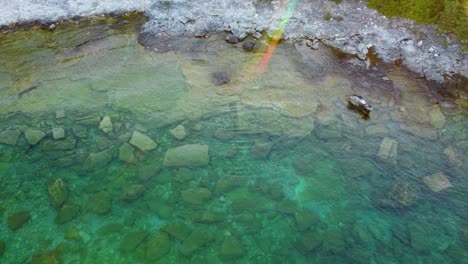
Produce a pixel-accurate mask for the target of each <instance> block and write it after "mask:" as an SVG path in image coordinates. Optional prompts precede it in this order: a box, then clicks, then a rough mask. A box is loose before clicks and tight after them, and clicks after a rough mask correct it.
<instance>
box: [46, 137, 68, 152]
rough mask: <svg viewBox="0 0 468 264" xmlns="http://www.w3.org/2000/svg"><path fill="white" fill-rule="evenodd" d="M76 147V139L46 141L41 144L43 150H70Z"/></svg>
mask: <svg viewBox="0 0 468 264" xmlns="http://www.w3.org/2000/svg"><path fill="white" fill-rule="evenodd" d="M75 145H76V139H74V138H68V139H63V140H47V141H44V142H43V143H42V147H43V149H44V150H71V149H74V148H75Z"/></svg>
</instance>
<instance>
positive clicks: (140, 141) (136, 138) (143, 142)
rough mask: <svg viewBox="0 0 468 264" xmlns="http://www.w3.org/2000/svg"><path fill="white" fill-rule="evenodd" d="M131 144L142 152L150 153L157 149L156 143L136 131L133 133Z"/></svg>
mask: <svg viewBox="0 0 468 264" xmlns="http://www.w3.org/2000/svg"><path fill="white" fill-rule="evenodd" d="M129 143H130V144H132V145H133V146H135V147H137V148H139V149H140V150H142V151H149V150H152V149H155V148H156V146H157V144H156V142H154V141H153V140H152V139H151V138H150V137H148V136H147V135H145V134H142V133H140V132H138V131H136V130H135V131H133V135H132V138H131V139H130V142H129Z"/></svg>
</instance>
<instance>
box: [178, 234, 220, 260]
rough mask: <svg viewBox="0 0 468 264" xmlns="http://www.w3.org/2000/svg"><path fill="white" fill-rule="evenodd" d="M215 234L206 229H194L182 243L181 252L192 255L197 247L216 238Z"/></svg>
mask: <svg viewBox="0 0 468 264" xmlns="http://www.w3.org/2000/svg"><path fill="white" fill-rule="evenodd" d="M214 238H215V235H214V234H213V233H211V232H210V231H206V230H195V231H193V232H192V233H191V234H190V235H189V236H188V237H187V238H186V239H185V240H184V242H183V243H182V245H181V247H180V253H182V254H183V255H185V256H190V255H192V254H193V253H194V252H195V251H197V249H199V248H201V247H202V246H204V245H206V244H208V243H209V242H211V241H212V240H214Z"/></svg>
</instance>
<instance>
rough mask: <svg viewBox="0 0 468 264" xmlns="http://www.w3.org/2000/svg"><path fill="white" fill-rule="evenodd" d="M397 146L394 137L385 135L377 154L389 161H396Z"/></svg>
mask: <svg viewBox="0 0 468 264" xmlns="http://www.w3.org/2000/svg"><path fill="white" fill-rule="evenodd" d="M397 147H398V142H397V141H396V140H394V139H391V138H388V137H385V138H384V139H383V140H382V143H381V144H380V149H379V152H378V153H377V155H378V156H379V158H381V159H382V160H385V161H389V162H391V163H396V162H397Z"/></svg>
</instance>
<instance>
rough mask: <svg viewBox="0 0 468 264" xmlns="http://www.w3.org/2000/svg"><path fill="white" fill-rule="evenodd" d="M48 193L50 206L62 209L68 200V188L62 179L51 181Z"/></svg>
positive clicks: (48, 184) (48, 185)
mask: <svg viewBox="0 0 468 264" xmlns="http://www.w3.org/2000/svg"><path fill="white" fill-rule="evenodd" d="M47 191H48V193H49V199H50V204H51V205H52V207H54V208H60V207H61V206H62V204H63V203H64V202H65V201H66V200H67V197H68V187H67V184H66V183H65V182H64V181H63V180H62V179H60V178H59V179H55V180H51V181H49V182H48V183H47Z"/></svg>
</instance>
